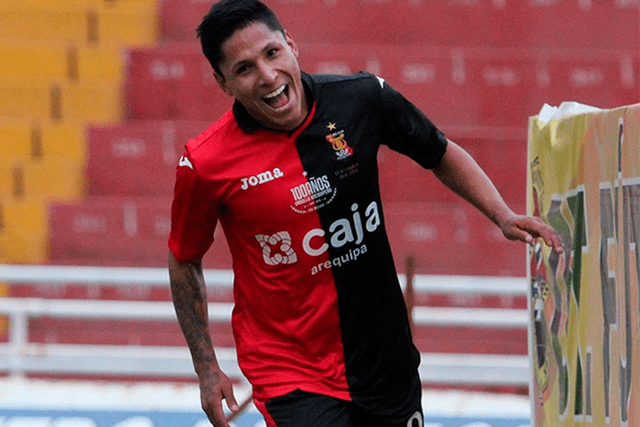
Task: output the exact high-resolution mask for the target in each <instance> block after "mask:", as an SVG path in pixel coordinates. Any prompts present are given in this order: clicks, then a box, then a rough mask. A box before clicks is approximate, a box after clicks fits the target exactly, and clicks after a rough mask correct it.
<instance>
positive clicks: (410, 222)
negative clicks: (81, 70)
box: [384, 203, 526, 277]
mask: <svg viewBox="0 0 640 427" xmlns="http://www.w3.org/2000/svg"><path fill="white" fill-rule="evenodd" d="M514 209H516V210H519V208H518V206H514ZM520 209H521V208H520ZM384 211H385V217H386V225H387V230H388V232H389V240H390V242H391V245H392V248H393V250H394V258H395V260H396V265H397V266H398V267H399V269H400V270H402V269H403V266H404V260H405V259H406V258H407V257H408V256H413V257H414V259H415V262H416V272H417V273H420V274H461V275H486V276H500V275H504V276H515V277H521V276H524V275H525V272H526V271H525V254H526V246H525V245H524V244H523V243H519V242H510V241H508V240H506V239H505V238H504V237H502V234H501V232H500V230H499V229H498V228H497V227H496V226H495V225H493V223H491V222H490V221H489V220H488V219H486V218H484V217H483V216H482V214H480V213H479V212H477V211H476V210H475V209H474V208H473V207H471V205H468V204H466V203H387V204H385V207H384ZM462 260H464V261H463V262H462Z"/></svg>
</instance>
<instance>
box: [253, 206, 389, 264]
mask: <svg viewBox="0 0 640 427" xmlns="http://www.w3.org/2000/svg"><path fill="white" fill-rule="evenodd" d="M380 224H381V219H380V212H379V209H378V204H377V203H376V202H375V201H373V202H371V203H369V204H368V205H367V206H366V208H364V209H360V206H359V205H358V204H357V203H354V204H352V205H351V215H350V216H346V217H344V218H339V219H337V220H335V221H334V222H332V223H331V225H329V227H328V229H327V231H325V230H324V229H322V228H313V229H311V230H309V231H308V232H306V233H305V235H304V236H303V237H302V241H301V242H295V241H294V240H293V239H292V238H291V235H290V234H289V232H288V231H280V232H277V233H274V234H256V235H255V238H256V240H257V241H258V243H259V244H260V246H261V247H262V257H263V259H264V262H265V263H266V264H267V265H273V266H275V265H281V264H294V263H296V262H298V254H297V253H296V251H295V249H294V247H298V248H300V247H301V249H302V251H303V252H304V254H305V255H307V256H311V257H318V256H321V255H323V254H324V253H325V252H327V251H328V250H329V248H333V249H342V253H341V254H340V255H339V256H336V257H334V258H332V259H329V260H327V261H323V262H321V263H318V264H316V265H314V266H313V267H312V269H311V274H316V273H318V272H320V271H321V270H323V269H330V268H332V267H342V266H343V265H344V264H346V263H348V262H351V261H355V260H357V259H358V258H359V257H360V256H361V255H363V254H365V253H367V245H366V242H365V238H366V235H367V233H373V232H374V231H376V230H377V229H378V227H379V226H380Z"/></svg>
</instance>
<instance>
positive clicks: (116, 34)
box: [0, 0, 157, 46]
mask: <svg viewBox="0 0 640 427" xmlns="http://www.w3.org/2000/svg"><path fill="white" fill-rule="evenodd" d="M156 7H157V6H156V2H155V1H154V2H151V1H147V2H142V1H140V2H133V1H127V2H113V3H112V4H111V5H110V4H109V2H92V3H90V4H86V5H81V4H73V2H71V3H66V2H64V3H63V2H57V3H54V4H51V3H48V2H44V1H27V2H22V1H17V0H8V1H7V2H5V4H4V5H3V6H2V13H0V38H3V39H18V40H25V39H27V40H40V41H48V42H53V41H57V42H59V43H63V44H70V43H76V44H79V45H81V46H85V45H104V46H108V45H111V46H121V45H125V46H128V45H141V44H145V45H150V44H152V43H154V42H155V41H156V40H157V18H156V14H157V10H156Z"/></svg>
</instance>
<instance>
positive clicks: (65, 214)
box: [49, 195, 231, 268]
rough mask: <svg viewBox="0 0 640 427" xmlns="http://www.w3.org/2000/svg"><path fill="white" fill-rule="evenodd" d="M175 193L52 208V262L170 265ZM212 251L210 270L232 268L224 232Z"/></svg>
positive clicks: (109, 198) (102, 199) (110, 198)
mask: <svg viewBox="0 0 640 427" xmlns="http://www.w3.org/2000/svg"><path fill="white" fill-rule="evenodd" d="M170 207H171V197H167V196H164V197H160V196H158V197H151V196H138V197H133V196H114V195H112V196H96V197H91V196H88V197H87V198H86V199H85V200H84V201H83V202H82V203H79V204H67V203H55V204H52V205H50V207H49V218H50V223H51V224H50V231H49V233H50V236H51V239H50V245H51V255H50V257H51V258H50V262H52V263H53V264H63V265H113V266H118V265H123V266H154V267H161V266H165V265H166V259H167V236H168V233H169V210H170ZM215 239H216V242H215V244H214V245H213V247H212V249H211V250H210V253H208V254H207V257H206V259H205V264H206V265H207V266H208V268H229V267H230V265H231V264H230V256H229V254H228V248H227V246H226V241H225V240H224V238H223V237H222V232H221V231H218V232H216V236H215Z"/></svg>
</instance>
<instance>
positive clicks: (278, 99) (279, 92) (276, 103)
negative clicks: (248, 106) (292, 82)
mask: <svg viewBox="0 0 640 427" xmlns="http://www.w3.org/2000/svg"><path fill="white" fill-rule="evenodd" d="M263 99H264V102H266V103H267V105H269V106H270V107H271V108H273V109H276V110H277V109H278V108H282V107H284V106H285V105H287V103H288V102H289V86H288V85H282V86H280V87H279V88H278V89H276V90H274V91H273V92H271V93H269V94H267V95H266V96H265V97H264V98H263Z"/></svg>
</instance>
